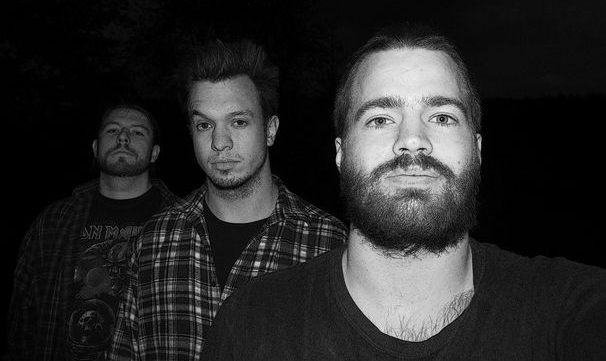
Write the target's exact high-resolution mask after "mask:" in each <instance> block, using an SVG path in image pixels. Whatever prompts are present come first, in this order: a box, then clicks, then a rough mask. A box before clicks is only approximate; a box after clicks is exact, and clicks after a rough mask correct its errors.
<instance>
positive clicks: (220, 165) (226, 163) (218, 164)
mask: <svg viewBox="0 0 606 361" xmlns="http://www.w3.org/2000/svg"><path fill="white" fill-rule="evenodd" d="M238 163H239V161H237V160H233V159H225V160H216V161H212V162H210V164H211V166H213V167H214V168H216V169H219V170H226V169H231V168H233V167H235V166H236V164H238Z"/></svg>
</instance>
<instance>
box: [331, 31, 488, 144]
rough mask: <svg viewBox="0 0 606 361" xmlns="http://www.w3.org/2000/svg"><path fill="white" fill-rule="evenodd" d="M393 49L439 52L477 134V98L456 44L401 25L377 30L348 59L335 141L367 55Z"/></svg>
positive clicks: (336, 114) (336, 106) (342, 129)
mask: <svg viewBox="0 0 606 361" xmlns="http://www.w3.org/2000/svg"><path fill="white" fill-rule="evenodd" d="M395 49H425V50H433V51H441V52H443V53H445V54H446V55H448V56H449V57H450V58H451V59H452V60H453V62H454V63H455V65H456V68H457V77H458V80H459V86H461V88H462V91H463V104H464V106H465V108H466V109H465V110H466V112H467V113H468V118H469V119H470V124H471V128H472V130H473V131H474V132H475V133H479V132H480V130H481V124H482V121H481V119H482V107H481V101H480V97H479V95H478V93H477V91H476V89H475V86H474V84H473V82H472V79H471V77H470V74H469V71H468V69H467V66H466V65H465V63H464V62H463V58H462V56H461V54H460V51H459V50H458V49H457V47H456V46H455V44H454V43H453V42H452V41H450V40H449V39H448V38H446V37H445V36H444V35H442V34H440V33H438V32H437V31H436V30H434V29H432V28H430V27H428V26H425V25H420V24H414V23H403V24H398V25H395V26H390V27H386V28H383V29H381V30H379V31H378V32H377V33H375V35H374V36H373V37H372V38H371V39H370V40H368V41H367V42H366V43H365V44H364V45H363V46H362V47H361V48H359V49H358V50H357V51H356V52H355V53H354V54H353V56H352V57H351V59H350V61H349V63H348V65H347V67H346V68H345V73H344V74H343V76H342V77H341V79H340V82H339V87H338V90H337V95H336V98H335V103H334V111H333V122H334V127H335V133H336V136H337V137H343V136H344V132H345V130H346V126H347V118H348V116H349V112H350V107H351V102H352V95H353V94H352V87H353V83H354V80H355V78H356V75H357V73H358V71H359V69H360V66H361V64H362V63H363V62H364V60H366V59H367V58H368V57H369V56H370V55H372V54H375V53H378V52H381V51H386V50H395Z"/></svg>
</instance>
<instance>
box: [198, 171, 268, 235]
mask: <svg viewBox="0 0 606 361" xmlns="http://www.w3.org/2000/svg"><path fill="white" fill-rule="evenodd" d="M207 184H208V191H207V192H206V203H207V205H208V207H209V208H210V210H211V211H212V212H213V214H214V215H215V216H216V217H217V218H219V219H221V220H223V221H225V222H231V223H248V222H254V221H258V220H261V219H264V218H267V217H269V215H270V214H271V213H272V212H273V210H274V208H275V205H276V201H277V200H278V193H279V191H278V187H277V186H276V185H275V183H274V181H273V179H272V176H271V172H270V171H269V170H267V171H261V172H260V173H259V175H258V177H257V178H256V179H254V180H250V181H249V182H248V184H246V185H244V186H243V187H240V188H237V189H233V190H223V189H217V187H215V186H214V185H213V184H212V182H207ZM244 187H245V188H244Z"/></svg>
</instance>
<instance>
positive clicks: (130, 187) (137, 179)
mask: <svg viewBox="0 0 606 361" xmlns="http://www.w3.org/2000/svg"><path fill="white" fill-rule="evenodd" d="M151 187H152V184H151V180H150V178H149V173H147V172H144V173H142V174H140V175H137V176H134V177H116V176H112V175H109V174H106V173H101V174H100V175H99V192H100V193H101V194H102V195H104V196H105V197H107V198H111V199H131V198H137V197H139V196H141V195H143V194H145V192H147V191H148V190H149V189H150V188H151Z"/></svg>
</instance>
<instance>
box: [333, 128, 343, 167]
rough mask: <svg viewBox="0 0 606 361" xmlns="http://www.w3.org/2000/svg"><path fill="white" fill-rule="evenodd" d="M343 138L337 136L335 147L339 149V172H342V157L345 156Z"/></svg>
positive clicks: (337, 161) (337, 160) (336, 160)
mask: <svg viewBox="0 0 606 361" xmlns="http://www.w3.org/2000/svg"><path fill="white" fill-rule="evenodd" d="M341 142H342V140H341V138H339V137H336V138H335V149H336V150H337V156H336V157H335V163H336V164H337V169H338V170H339V173H341V158H342V157H343V148H342V145H341Z"/></svg>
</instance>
